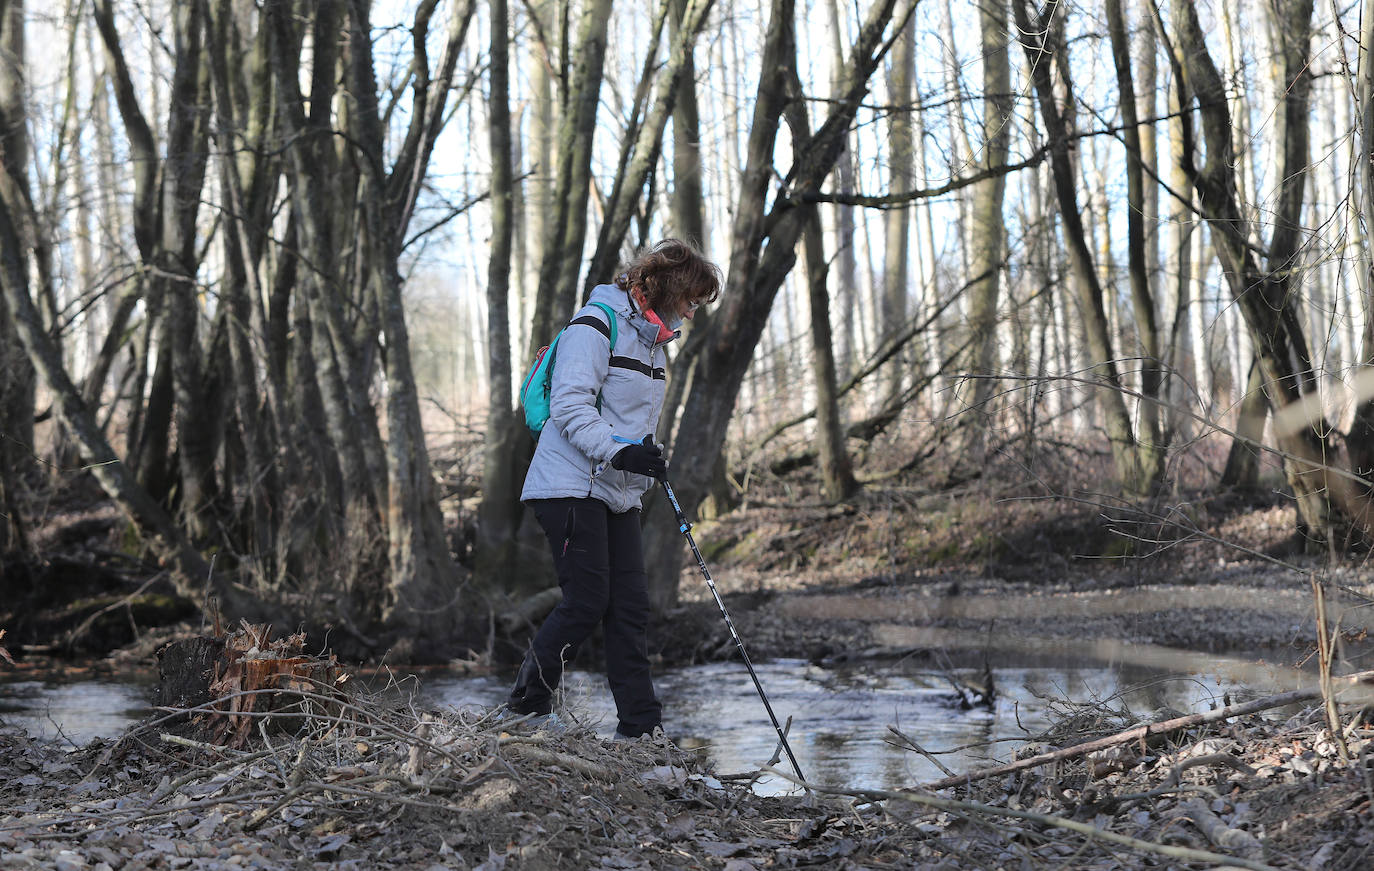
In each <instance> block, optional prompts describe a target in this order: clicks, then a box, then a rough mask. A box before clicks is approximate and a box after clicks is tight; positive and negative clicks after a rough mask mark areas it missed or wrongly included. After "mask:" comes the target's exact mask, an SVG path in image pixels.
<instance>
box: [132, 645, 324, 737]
mask: <svg viewBox="0 0 1374 871" xmlns="http://www.w3.org/2000/svg"><path fill="white" fill-rule="evenodd" d="M271 634H272V627H271V625H270V624H250V623H248V622H246V621H240V628H239V629H236V630H235V631H233V632H231V633H229V634H228V635H224V636H196V637H194V638H186V639H182V640H180V641H173V642H171V643H169V644H166V645H164V646H163V647H162V648H160V649H159V650H158V652H157V657H158V678H159V686H158V690H157V699H158V702H159V704H160V705H161V706H163V707H168V708H182V709H186V710H187V713H188V715H189V719H190V722H191V723H192V724H193V725H194V726H195V727H196V731H197V732H198V733H199V734H198V737H199V738H200V740H203V741H207V742H210V743H214V744H219V745H222V746H226V747H242V746H243V745H244V743H246V742H247V740H248V736H249V735H250V734H252V732H253V731H254V721H256V720H266V721H268V722H270V724H271V726H272V728H273V730H274V731H291V730H293V729H294V728H296V727H298V726H299V725H300V723H301V722H302V721H303V718H304V715H306V714H308V713H316V714H318V713H324V712H325V709H328V708H334V707H336V706H335V705H334V704H333V702H334V701H335V700H338V699H341V698H342V695H343V693H342V690H341V686H342V684H343V683H344V681H346V680H347V675H341V674H340V673H339V665H338V661H337V660H336V659H335V658H334V656H333V655H330V656H328V657H322V656H309V655H306V654H305V653H304V647H305V634H304V633H299V632H298V633H296V634H294V635H288V636H285V637H283V638H278V639H275V640H273V639H272V637H271ZM266 725H267V723H264V726H266Z"/></svg>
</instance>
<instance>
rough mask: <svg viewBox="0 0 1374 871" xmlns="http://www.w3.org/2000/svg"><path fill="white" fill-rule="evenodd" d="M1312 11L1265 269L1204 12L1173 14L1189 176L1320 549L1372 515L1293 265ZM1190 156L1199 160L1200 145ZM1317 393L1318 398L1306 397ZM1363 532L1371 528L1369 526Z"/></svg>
mask: <svg viewBox="0 0 1374 871" xmlns="http://www.w3.org/2000/svg"><path fill="white" fill-rule="evenodd" d="M1311 13H1312V3H1311V0H1296V2H1293V3H1291V4H1290V5H1289V6H1288V7H1287V8H1286V10H1285V19H1286V22H1287V24H1286V26H1285V34H1286V36H1287V40H1288V43H1287V47H1286V50H1285V59H1284V64H1285V75H1286V81H1287V83H1288V88H1287V89H1286V92H1285V93H1286V96H1285V99H1284V104H1283V106H1282V111H1283V113H1284V116H1285V118H1286V119H1287V120H1286V125H1287V126H1286V129H1287V136H1286V137H1285V142H1284V144H1283V152H1282V153H1283V166H1282V167H1281V171H1280V176H1279V177H1280V178H1281V179H1282V180H1283V181H1282V183H1281V187H1280V193H1279V205H1278V214H1277V215H1276V216H1275V219H1274V220H1275V229H1274V238H1273V240H1272V241H1271V243H1270V253H1269V268H1268V269H1267V270H1262V269H1261V268H1260V265H1259V264H1258V263H1257V262H1256V259H1255V255H1254V253H1253V251H1252V250H1251V248H1250V246H1249V244H1248V240H1249V235H1250V234H1249V231H1250V222H1249V221H1248V220H1247V219H1246V218H1245V216H1244V214H1243V213H1242V211H1241V208H1240V205H1239V202H1238V198H1237V179H1236V170H1235V162H1234V159H1233V156H1232V155H1233V149H1232V140H1231V133H1232V128H1231V117H1230V109H1229V107H1228V105H1227V102H1226V88H1225V85H1224V82H1223V81H1222V78H1221V76H1220V75H1219V74H1218V73H1217V69H1216V65H1215V64H1214V63H1213V61H1212V58H1211V55H1210V54H1209V53H1208V49H1207V45H1206V42H1205V40H1204V37H1203V33H1202V27H1201V25H1200V23H1199V22H1198V17H1197V10H1196V9H1194V8H1193V7H1192V6H1191V5H1190V4H1186V3H1185V4H1180V5H1179V6H1178V7H1176V8H1175V14H1174V19H1175V28H1176V30H1177V31H1178V36H1177V39H1178V45H1177V49H1178V51H1177V55H1176V58H1175V63H1176V64H1177V66H1178V72H1177V74H1178V76H1179V79H1180V81H1181V83H1182V85H1183V87H1184V88H1185V89H1186V90H1185V94H1186V101H1185V102H1187V103H1191V102H1192V101H1196V103H1197V111H1198V114H1199V116H1200V118H1201V122H1202V134H1203V141H1204V143H1205V144H1206V148H1207V152H1206V157H1205V159H1204V161H1203V164H1202V166H1200V167H1191V166H1190V174H1191V175H1192V178H1193V184H1194V186H1195V187H1196V189H1197V191H1198V194H1199V196H1200V197H1201V202H1202V210H1203V214H1204V216H1205V217H1206V219H1207V221H1208V224H1209V225H1210V226H1211V228H1212V242H1213V245H1214V247H1215V249H1216V252H1217V256H1218V258H1219V259H1220V260H1221V264H1222V268H1223V271H1224V272H1225V274H1226V277H1227V280H1228V283H1229V285H1230V288H1231V294H1232V296H1233V297H1234V299H1235V300H1236V303H1237V306H1238V308H1239V309H1240V311H1241V313H1242V315H1244V317H1245V322H1246V325H1247V326H1248V327H1249V330H1250V335H1251V337H1252V338H1253V340H1254V344H1255V353H1256V355H1257V356H1258V357H1259V360H1260V367H1261V371H1262V372H1263V374H1264V381H1265V388H1266V390H1267V392H1268V394H1269V402H1270V404H1271V406H1272V407H1273V408H1274V409H1275V426H1274V433H1275V440H1276V441H1277V442H1278V445H1279V447H1280V448H1281V449H1283V451H1284V452H1285V458H1284V469H1285V472H1286V475H1287V478H1288V483H1289V485H1290V486H1291V487H1292V488H1293V494H1294V497H1295V501H1296V503H1297V509H1298V528H1299V532H1300V533H1301V534H1303V535H1305V536H1306V539H1307V542H1308V547H1309V548H1310V549H1312V550H1315V551H1321V550H1324V549H1325V548H1326V547H1328V546H1339V545H1342V544H1344V539H1345V537H1346V535H1347V533H1348V532H1349V524H1350V523H1351V522H1352V521H1354V522H1357V523H1359V524H1360V525H1361V526H1367V525H1368V523H1367V520H1366V515H1367V512H1366V511H1365V509H1364V507H1363V506H1362V505H1361V504H1359V502H1358V500H1357V498H1356V494H1355V492H1354V488H1353V487H1352V486H1351V482H1350V481H1349V480H1348V479H1346V478H1344V477H1342V476H1340V475H1333V474H1329V472H1330V467H1329V462H1330V459H1331V449H1330V447H1329V446H1328V445H1327V444H1326V442H1325V439H1324V435H1323V434H1324V433H1326V432H1328V431H1329V430H1328V428H1327V427H1326V424H1325V421H1323V420H1322V414H1321V406H1320V404H1319V402H1318V401H1317V394H1316V376H1315V372H1314V371H1313V369H1312V363H1311V357H1310V355H1309V353H1308V348H1307V342H1306V339H1305V338H1304V335H1303V330H1302V323H1301V318H1300V316H1299V314H1298V309H1297V303H1296V294H1295V292H1294V291H1295V286H1294V278H1295V276H1294V275H1293V273H1292V272H1290V271H1289V268H1290V266H1291V264H1292V261H1293V259H1294V258H1295V257H1296V255H1297V253H1298V241H1299V238H1298V232H1297V230H1298V218H1299V216H1300V209H1301V204H1302V197H1303V185H1304V180H1305V177H1306V168H1307V165H1308V157H1307V119H1306V113H1307V102H1308V94H1309V92H1310V83H1311V78H1310V72H1309V70H1308V67H1307V64H1306V59H1307V48H1308V33H1309V26H1310V19H1311ZM1185 132H1186V131H1185ZM1185 159H1187V160H1189V161H1190V163H1191V159H1192V155H1191V149H1190V150H1189V151H1188V152H1187V153H1186V154H1185ZM1309 397H1311V399H1312V402H1311V403H1308V402H1307V401H1306V400H1307V399H1308V398H1309ZM1363 532H1364V534H1365V535H1366V536H1367V535H1368V530H1367V529H1366V530H1363Z"/></svg>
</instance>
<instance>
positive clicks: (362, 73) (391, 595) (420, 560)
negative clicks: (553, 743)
mask: <svg viewBox="0 0 1374 871" xmlns="http://www.w3.org/2000/svg"><path fill="white" fill-rule="evenodd" d="M350 5H351V11H352V15H351V16H350V20H349V34H350V37H351V45H350V53H349V58H348V68H349V70H348V80H349V81H350V83H351V84H352V89H353V98H354V100H355V104H354V114H353V116H352V119H351V120H352V121H353V123H354V125H355V127H354V130H355V135H356V137H357V140H358V143H359V147H360V148H361V150H362V152H363V157H364V159H363V160H362V161H361V187H360V190H359V201H360V202H361V203H362V214H361V217H362V226H361V229H362V234H363V237H364V238H363V239H362V240H361V241H362V243H363V244H364V245H367V246H369V247H370V249H371V251H372V254H373V256H372V257H371V258H370V260H369V263H368V267H369V268H368V269H367V272H366V273H365V274H363V275H360V276H359V278H360V280H363V281H365V282H367V283H368V284H369V285H370V286H371V288H372V290H373V292H374V293H375V294H376V296H377V300H378V304H379V311H380V315H381V325H382V335H383V336H384V338H385V341H386V348H387V353H386V369H385V371H386V386H387V391H386V396H387V404H386V419H387V442H386V459H387V484H388V488H387V490H388V497H389V499H388V502H387V503H386V521H387V522H386V530H387V538H388V545H389V547H388V555H389V567H390V576H389V577H388V579H387V584H386V591H387V599H386V602H385V604H384V607H383V609H382V613H381V618H382V620H383V621H385V622H386V623H388V624H389V628H391V629H392V630H393V631H396V632H398V633H400V635H399V640H398V644H397V646H398V648H400V653H401V655H407V654H408V655H419V656H426V657H428V656H433V655H434V654H435V653H438V652H440V651H443V650H445V649H447V648H448V647H449V646H451V644H452V631H453V629H454V624H455V622H456V621H457V617H458V613H459V612H458V611H457V610H456V606H457V605H459V604H460V601H461V599H460V596H459V595H458V590H459V584H458V582H459V572H458V567H457V565H456V564H455V563H454V562H453V559H452V556H451V554H450V552H449V548H448V541H447V538H446V537H445V535H444V526H443V517H442V515H441V514H440V512H439V503H438V498H437V496H436V494H435V490H434V479H433V476H432V473H431V471H430V464H429V452H428V449H427V448H426V446H425V434H424V429H423V427H422V426H421V421H420V402H419V396H418V394H417V392H416V387H415V377H414V372H413V371H412V369H411V361H410V337H409V334H408V332H407V329H406V323H405V307H404V304H403V300H402V297H401V277H400V274H399V272H398V270H397V265H396V264H397V260H398V258H399V257H400V253H401V242H402V240H403V239H404V233H405V228H406V224H407V223H408V221H409V217H410V214H409V210H408V204H409V203H413V202H414V199H413V197H414V195H415V194H416V193H417V192H418V191H417V188H418V185H419V183H420V181H421V180H422V178H423V166H424V164H425V162H426V161H425V160H424V158H423V157H422V156H423V155H425V154H426V153H427V150H428V149H429V148H431V147H432V146H433V139H432V137H433V136H437V133H438V127H437V126H431V122H432V114H433V115H438V116H440V117H441V116H442V112H443V103H442V101H441V100H440V101H436V105H435V106H433V107H432V108H429V107H427V108H426V109H425V110H424V111H423V112H422V113H421V114H419V115H417V116H415V117H413V118H412V122H411V123H412V125H418V126H419V127H421V128H422V129H425V128H428V130H427V132H426V133H425V134H424V136H425V139H426V141H425V142H423V143H421V144H420V145H419V146H418V147H417V150H416V151H415V152H414V154H415V157H414V158H413V159H414V160H415V161H416V164H415V166H416V168H415V170H414V172H413V173H412V172H411V168H410V167H409V166H408V165H407V163H406V162H405V161H404V160H403V161H399V162H398V164H397V166H396V167H395V168H394V169H393V174H392V176H391V177H390V178H387V177H385V176H383V174H382V172H381V167H382V166H383V160H384V151H383V135H382V122H381V117H380V114H379V106H378V101H377V96H376V95H377V84H376V77H375V73H374V68H373V60H372V42H371V24H370V17H369V16H370V11H371V3H370V0H351V4H350ZM417 31H419V32H418V33H417V39H422V38H423V29H422V28H419V27H417ZM447 90H448V83H447V82H441V83H440V86H439V87H438V88H437V92H438V93H439V94H440V95H444V94H446V93H447ZM398 179H399V180H400V181H401V182H402V183H401V184H400V185H396V184H395V182H396V181H397V180H398ZM387 192H391V193H393V194H394V195H393V196H385V195H384V194H386V193H387Z"/></svg>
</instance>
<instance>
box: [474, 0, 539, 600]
mask: <svg viewBox="0 0 1374 871" xmlns="http://www.w3.org/2000/svg"><path fill="white" fill-rule="evenodd" d="M490 14H491V27H492V33H491V62H490V69H489V72H488V75H489V76H490V78H491V94H490V97H489V98H488V103H487V105H488V112H489V113H490V117H491V120H490V125H491V130H490V134H491V137H490V138H491V158H492V171H491V254H490V259H489V261H488V264H487V362H488V368H487V391H488V392H487V437H486V440H485V441H484V443H483V472H482V504H481V507H480V509H479V514H478V517H479V521H480V522H479V525H478V530H479V532H478V540H477V551H476V567H477V576H478V577H479V578H483V579H485V580H487V581H489V582H494V581H497V580H498V579H500V580H501V581H503V582H504V583H503V584H502V587H504V588H505V589H506V590H507V591H509V592H510V593H512V594H515V595H519V594H520V593H522V592H523V593H529V592H533V590H532V589H531V587H533V586H535V585H538V586H543V585H544V584H543V583H542V581H543V580H544V579H540V578H534V577H530V576H529V575H522V574H518V573H516V572H515V571H513V568H514V564H515V549H516V540H515V533H516V527H517V526H519V523H520V502H519V490H520V480H519V475H518V472H517V469H516V461H517V458H518V457H521V456H522V455H523V454H524V451H521V450H518V449H517V448H515V447H514V446H516V445H519V444H520V443H521V441H522V438H521V437H522V435H523V434H522V433H520V432H519V431H518V430H519V429H520V427H519V422H518V421H517V419H516V416H515V414H514V413H513V412H512V403H511V356H510V316H509V312H508V300H509V298H510V265H511V238H512V222H513V217H514V214H513V200H514V182H513V178H512V176H513V173H512V170H511V123H510V102H509V101H510V59H509V53H508V52H509V39H510V35H509V33H508V29H509V22H508V16H507V6H506V0H491V3H490ZM522 581H523V583H522Z"/></svg>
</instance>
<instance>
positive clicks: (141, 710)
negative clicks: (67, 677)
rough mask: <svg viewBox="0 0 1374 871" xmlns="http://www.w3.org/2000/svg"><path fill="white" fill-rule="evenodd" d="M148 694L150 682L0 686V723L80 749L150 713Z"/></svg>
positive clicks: (82, 682) (26, 682)
mask: <svg viewBox="0 0 1374 871" xmlns="http://www.w3.org/2000/svg"><path fill="white" fill-rule="evenodd" d="M149 692H150V687H149V686H148V684H147V683H146V682H141V681H136V680H132V679H125V682H114V681H110V680H83V681H74V682H71V683H63V682H55V681H34V680H29V681H15V682H12V683H0V723H4V724H5V725H8V726H11V727H14V728H19V729H23V730H24V731H25V732H27V733H28V734H29V735H32V736H33V737H35V738H42V739H44V740H57V741H62V742H64V743H70V744H71V745H73V746H78V747H79V746H82V745H84V744H87V743H89V742H90V741H91V739H92V738H104V737H108V736H111V735H118V734H119V733H120V732H123V731H124V729H125V728H126V727H127V726H128V725H129V724H130V723H132V722H134V721H135V720H137V719H139V718H141V717H143V716H144V715H146V714H147V713H148V699H149Z"/></svg>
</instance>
